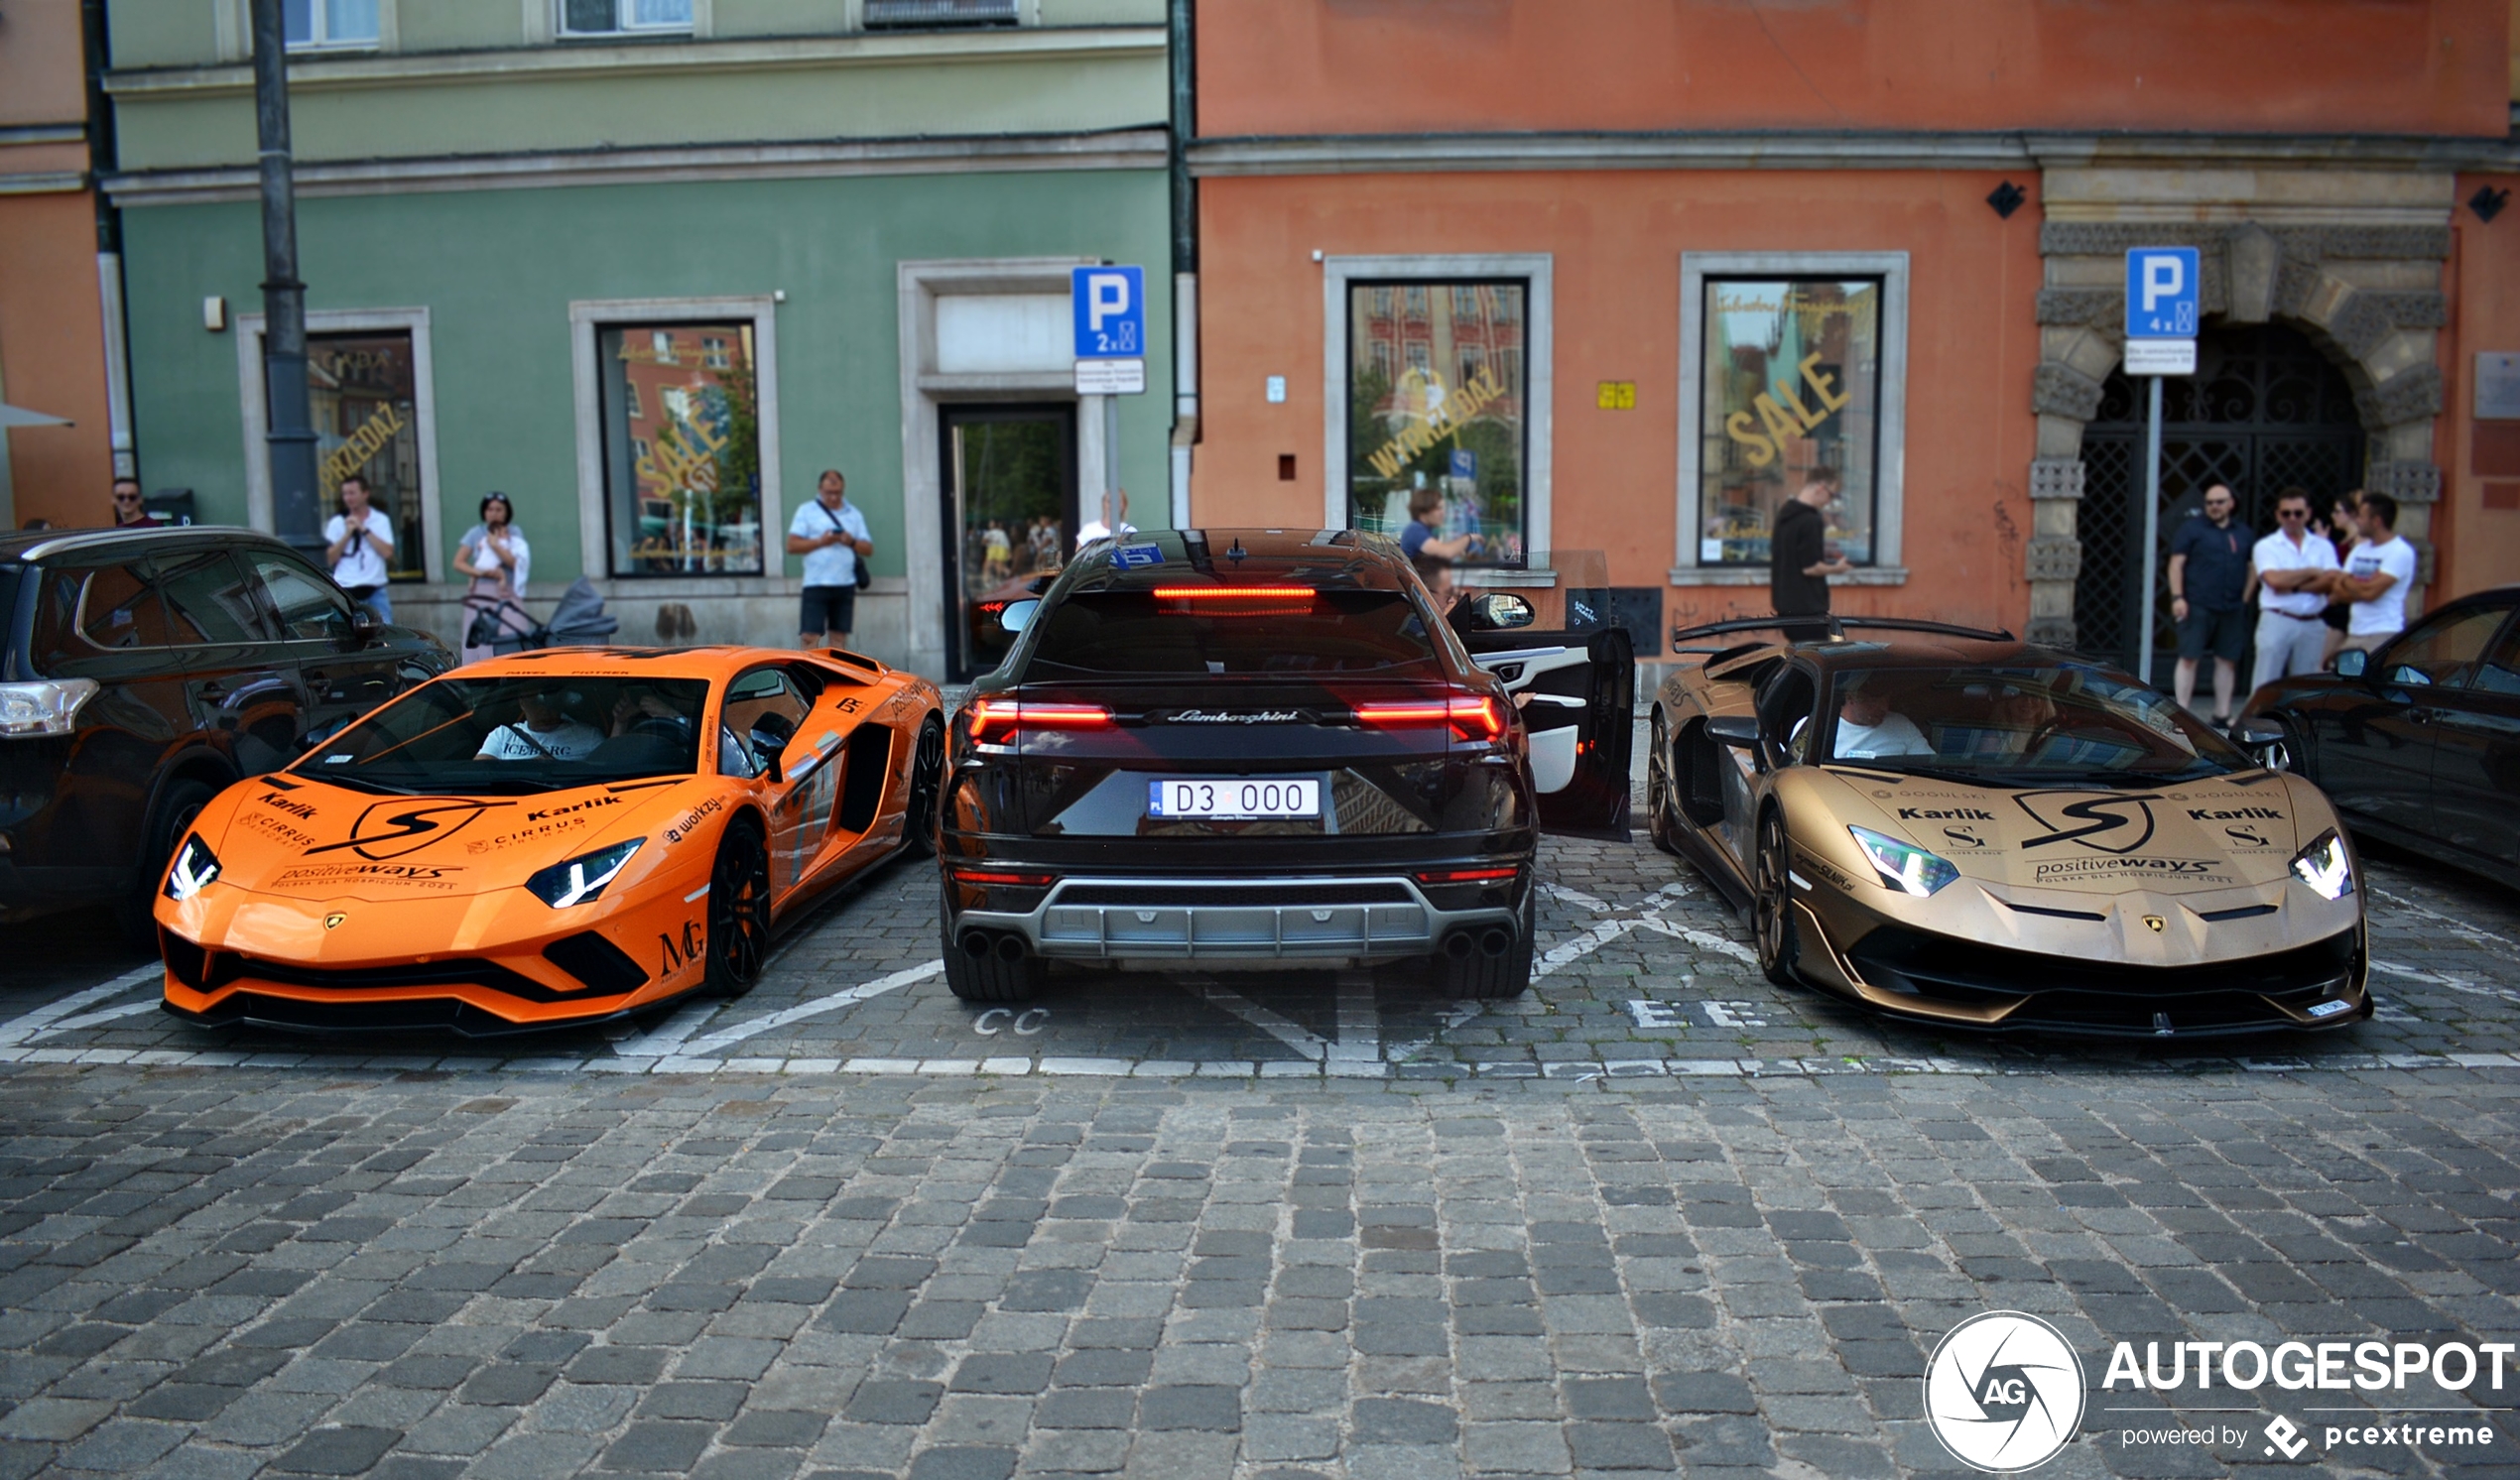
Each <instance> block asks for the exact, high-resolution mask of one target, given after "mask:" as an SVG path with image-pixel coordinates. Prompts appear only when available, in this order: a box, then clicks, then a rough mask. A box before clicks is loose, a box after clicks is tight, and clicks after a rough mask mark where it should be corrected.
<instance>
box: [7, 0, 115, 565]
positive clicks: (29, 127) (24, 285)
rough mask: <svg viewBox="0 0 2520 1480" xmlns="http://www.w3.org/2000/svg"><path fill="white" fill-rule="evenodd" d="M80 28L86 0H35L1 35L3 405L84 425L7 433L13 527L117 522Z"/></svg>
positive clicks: (20, 8) (11, 16) (13, 14)
mask: <svg viewBox="0 0 2520 1480" xmlns="http://www.w3.org/2000/svg"><path fill="white" fill-rule="evenodd" d="M80 27H81V17H80V6H79V5H78V4H77V0H34V3H31V4H26V5H13V6H11V7H10V8H9V12H8V18H7V26H6V30H5V32H0V403H6V404H8V405H11V406H17V407H21V408H24V409H26V410H28V411H37V412H42V413H45V414H47V415H49V416H54V417H61V418H64V419H66V420H67V421H68V422H69V423H70V424H71V425H69V426H66V427H62V426H39V427H19V428H15V429H0V519H5V521H6V523H5V525H0V527H4V528H11V529H14V528H17V527H19V526H21V525H24V524H25V523H26V522H27V521H29V520H33V519H46V520H50V521H51V522H52V523H53V524H55V525H56V526H63V527H67V526H72V525H96V524H106V523H109V522H111V519H112V510H113V505H112V503H111V502H110V501H109V499H108V497H107V493H108V489H109V485H110V483H111V481H112V477H113V472H114V450H115V449H114V445H113V430H112V429H113V419H112V415H111V404H110V402H109V399H108V391H107V384H108V379H107V368H106V358H105V328H104V324H105V304H104V288H103V286H102V285H103V283H104V281H105V277H106V275H105V274H101V273H100V271H99V252H98V240H97V216H96V195H95V190H94V186H93V180H92V178H91V176H90V173H89V169H88V158H89V143H88V134H87V94H86V75H87V68H86V63H85V60H84V55H85V54H84V50H83V46H82V40H81V30H80ZM109 270H110V264H109Z"/></svg>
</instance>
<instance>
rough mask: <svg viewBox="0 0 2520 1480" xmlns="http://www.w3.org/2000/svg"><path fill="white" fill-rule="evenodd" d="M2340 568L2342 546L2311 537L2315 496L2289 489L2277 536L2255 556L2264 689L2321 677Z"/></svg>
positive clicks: (2280, 504) (2278, 508) (2281, 502)
mask: <svg viewBox="0 0 2520 1480" xmlns="http://www.w3.org/2000/svg"><path fill="white" fill-rule="evenodd" d="M2335 568H2336V547H2335V546H2333V545H2331V544H2330V543H2329V542H2328V541H2327V540H2326V539H2324V538H2322V537H2321V536H2318V535H2314V534H2312V533H2311V532H2310V494H2309V492H2308V491H2307V490H2305V489H2300V488H2287V489H2285V490H2284V491H2283V492H2282V493H2281V494H2278V495H2277V496H2276V499H2275V533H2274V534H2272V535H2269V536H2267V537H2266V538H2265V539H2263V540H2260V541H2259V542H2257V545H2256V547H2255V548H2254V549H2252V550H2251V551H2250V553H2249V580H2250V581H2251V582H2252V583H2253V584H2255V585H2258V586H2260V587H2263V589H2262V590H2261V591H2260V592H2259V593H2258V598H2257V673H2256V675H2255V676H2254V677H2253V678H2251V680H2250V681H2251V682H2253V683H2255V684H2256V685H2257V686H2258V687H2260V688H2263V687H2265V686H2266V685H2267V684H2269V683H2272V682H2274V681H2275V680H2276V679H2278V678H2288V677H2290V676H2292V675H2294V674H2315V673H2317V672H2319V665H2320V659H2321V658H2322V656H2323V655H2324V653H2325V650H2326V647H2327V640H2328V624H2327V622H2326V620H2325V618H2326V616H2327V613H2328V597H2327V595H2326V593H2325V590H2324V588H2325V587H2326V585H2327V583H2328V580H2329V578H2330V577H2329V572H2331V571H2333V570H2334V569H2335Z"/></svg>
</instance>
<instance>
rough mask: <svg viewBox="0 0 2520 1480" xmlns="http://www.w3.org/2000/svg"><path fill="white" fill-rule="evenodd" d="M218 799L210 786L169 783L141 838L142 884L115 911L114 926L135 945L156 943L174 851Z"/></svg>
mask: <svg viewBox="0 0 2520 1480" xmlns="http://www.w3.org/2000/svg"><path fill="white" fill-rule="evenodd" d="M217 795H218V789H217V788H216V787H213V786H211V785H210V784H209V783H208V782H205V781H196V780H194V779H192V778H191V777H184V778H182V779H180V780H177V781H172V782H169V783H167V789H166V793H165V795H163V796H161V797H160V798H159V799H158V809H157V812H156V814H155V815H154V816H152V817H151V818H150V821H149V827H148V830H147V831H146V832H144V833H142V834H141V839H140V857H139V858H138V859H137V860H136V861H135V862H134V864H133V867H134V868H136V869H137V870H138V871H139V875H140V877H139V880H138V882H136V883H135V884H134V885H133V886H132V888H131V890H130V891H129V892H128V893H127V894H126V895H125V896H124V897H123V898H122V899H121V900H120V901H119V902H117V904H116V905H115V907H114V923H115V925H118V926H120V927H121V929H122V932H123V936H124V938H125V939H128V940H129V941H130V942H131V943H132V944H133V945H140V946H154V945H155V944H156V943H157V939H158V922H157V908H158V887H159V886H160V885H162V884H164V883H165V882H166V878H167V867H168V865H170V864H172V863H174V862H175V850H176V849H177V848H178V847H180V846H181V845H182V844H183V842H184V836H185V834H186V833H187V832H189V831H190V830H191V827H192V822H193V819H194V818H196V817H198V816H200V815H201V808H203V807H205V806H207V805H209V804H210V799H211V798H213V797H216V796H217Z"/></svg>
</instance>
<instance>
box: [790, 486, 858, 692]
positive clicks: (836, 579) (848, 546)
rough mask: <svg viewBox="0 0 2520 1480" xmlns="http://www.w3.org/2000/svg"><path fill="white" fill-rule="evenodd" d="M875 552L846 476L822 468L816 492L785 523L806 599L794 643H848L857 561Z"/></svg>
mask: <svg viewBox="0 0 2520 1480" xmlns="http://www.w3.org/2000/svg"><path fill="white" fill-rule="evenodd" d="M874 553H875V542H874V540H873V539H872V538H871V537H870V536H869V535H868V534H867V532H866V516H865V515H863V514H861V513H859V512H858V510H857V505H855V504H852V503H850V502H849V501H848V480H847V479H846V478H843V477H841V476H840V473H839V469H837V468H825V469H823V470H822V476H821V477H820V478H819V479H818V480H817V481H816V485H815V496H814V498H813V500H812V501H811V502H809V503H807V504H806V505H805V506H804V507H803V508H801V509H799V510H797V517H796V518H794V519H792V520H790V521H789V522H788V554H790V555H803V556H805V598H804V602H803V605H802V607H801V609H800V610H801V613H802V614H801V615H800V616H799V617H798V618H797V646H799V647H802V648H819V647H821V646H822V645H823V644H825V643H828V644H829V645H830V646H832V647H834V648H845V647H847V646H848V638H849V633H850V632H851V631H853V630H855V628H856V626H857V569H858V564H857V562H858V561H860V560H862V559H865V558H866V557H867V556H869V555H873V554H874Z"/></svg>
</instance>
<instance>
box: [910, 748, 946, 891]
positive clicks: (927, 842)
mask: <svg viewBox="0 0 2520 1480" xmlns="http://www.w3.org/2000/svg"><path fill="white" fill-rule="evenodd" d="M944 786H945V720H943V719H942V718H940V717H938V716H936V715H933V714H932V715H930V716H929V717H928V722H927V723H926V724H924V725H921V726H920V727H919V748H918V749H917V750H916V751H915V752H913V753H912V756H911V760H910V802H909V805H908V808H907V810H905V811H904V812H903V814H902V822H901V850H902V851H903V852H904V853H907V854H909V855H910V856H911V857H913V858H934V857H935V856H936V855H937V797H938V793H939V792H940V791H941V790H942V789H943V788H944Z"/></svg>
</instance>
